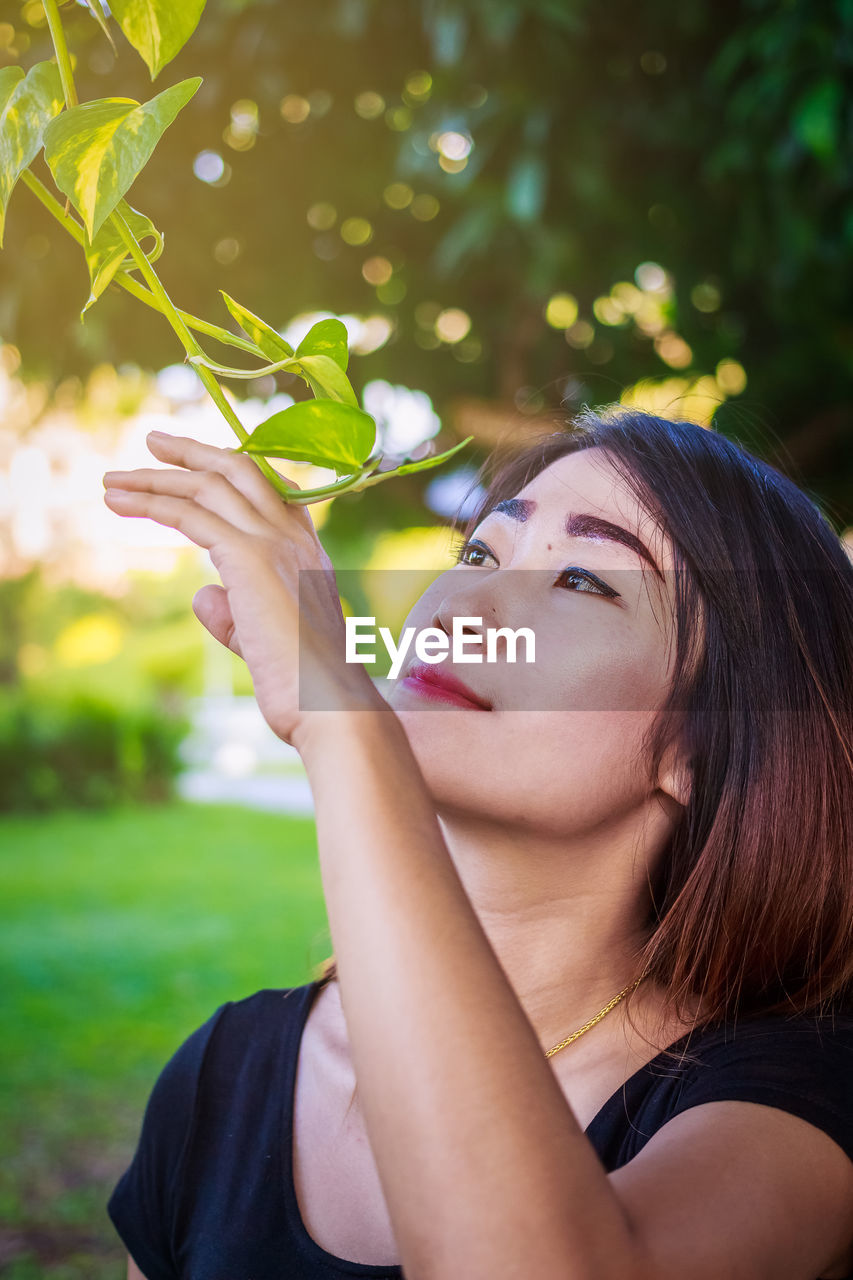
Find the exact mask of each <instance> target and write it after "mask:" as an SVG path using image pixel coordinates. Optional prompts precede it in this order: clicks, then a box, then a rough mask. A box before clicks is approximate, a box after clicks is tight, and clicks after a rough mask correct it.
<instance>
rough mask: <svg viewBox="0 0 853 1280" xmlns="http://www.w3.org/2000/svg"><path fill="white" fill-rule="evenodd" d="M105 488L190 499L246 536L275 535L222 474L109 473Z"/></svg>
mask: <svg viewBox="0 0 853 1280" xmlns="http://www.w3.org/2000/svg"><path fill="white" fill-rule="evenodd" d="M103 480H104V487H105V488H107V489H126V490H132V491H133V492H135V493H136V492H146V493H161V494H166V495H168V496H170V497H173V498H189V499H191V500H192V501H193V502H197V503H198V504H199V506H201V507H207V509H208V511H213V512H215V513H216V514H217V515H220V516H222V517H223V518H224V519H225V520H228V521H229V522H230V523H231V524H233V525H234V526H235V527H236V528H238V529H242V530H243V532H244V533H257V534H270V533H272V532H273V529H272V526H271V525H270V523H269V521H268V520H265V519H264V517H263V516H262V515H261V513H260V512H259V511H258V509H257V507H255V506H254V505H253V504H252V503H251V502H250V501H249V499H248V498H246V497H245V495H244V494H242V493H240V492H239V490H237V489H235V488H234V486H233V485H232V484H231V482H230V481H229V480H228V479H227V478H226V477H225V476H224V475H223V474H222V472H221V471H179V470H176V469H173V468H168V469H167V468H165V467H139V468H137V469H136V470H135V471H107V472H105V473H104V477H103Z"/></svg>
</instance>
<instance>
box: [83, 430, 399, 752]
mask: <svg viewBox="0 0 853 1280" xmlns="http://www.w3.org/2000/svg"><path fill="white" fill-rule="evenodd" d="M148 447H149V449H150V450H151V452H152V453H153V454H154V456H155V457H156V458H158V459H161V460H162V461H164V462H168V463H172V464H173V466H172V467H169V468H151V469H144V468H143V469H141V470H138V471H108V472H106V473H105V475H104V477H103V480H104V485H105V488H106V492H105V493H104V500H105V502H106V503H107V505H108V506H109V507H110V508H111V509H112V510H113V511H115V512H116V513H117V514H118V515H123V516H146V517H148V519H150V520H155V521H156V522H157V524H163V525H169V526H170V527H171V528H173V529H177V530H178V531H179V532H180V533H183V534H185V535H186V536H187V537H188V538H189V539H190V541H191V542H194V543H195V544H196V545H197V546H199V547H204V548H205V549H206V550H207V551H208V552H209V553H210V559H211V561H212V563H213V565H214V567H215V568H216V570H217V572H218V573H219V576H220V578H221V579H222V586H221V587H220V586H218V585H215V584H209V585H207V586H204V587H202V588H201V589H200V590H199V591H197V592H196V594H195V596H194V597H193V610H194V612H195V614H196V617H197V618H198V619H199V621H200V622H201V623H202V624H203V625H204V626H205V627H206V628H207V630H208V631H209V632H210V633H211V635H212V636H214V637H215V638H216V639H217V640H219V641H220V643H221V644H224V645H225V646H226V647H227V648H229V649H231V650H232V652H234V653H236V654H237V655H238V656H239V657H241V658H243V659H244V661H245V662H246V665H247V666H248V668H249V672H250V674H251V676H252V680H253V683H254V689H255V697H256V699H257V702H258V706H259V707H260V709H261V712H262V714H263V716H264V719H265V720H266V721H267V723H268V724H269V726H270V728H271V729H272V730H273V731H274V733H276V734H277V735H278V737H280V738H282V739H283V740H284V741H285V742H290V743H292V744H293V745H295V746H297V747H298V745H299V741H298V740H299V736H300V732H301V730H302V729H303V728H304V727H305V725H306V723H307V721H308V719H309V717H310V715H311V712H312V710H315V711H316V710H318V709H326V710H329V709H344V710H348V709H363V708H373V709H375V708H377V707H378V706H384V705H385V704H384V703H383V700H382V698H381V697H380V695H379V694H378V692H377V691H376V689H375V688H374V686H373V684H372V682H371V680H370V678H369V677H368V675H367V673H366V672H365V670H364V667H363V666H362V665H361V664H358V665H356V664H349V665H348V664H346V663H345V660H344V652H345V647H344V639H345V631H344V620H343V614H342V612H341V605H340V600H339V598H338V592H337V587H336V585H335V574H334V570H333V568H332V563H331V561H330V560H329V557H328V556H327V555H326V552H325V551H324V550H323V548H322V546H321V545H320V542H319V540H318V538H317V532H316V530H315V528H314V524H313V521H312V520H311V517H310V516H309V514H308V511H307V509H306V508H305V507H304V506H299V505H296V504H294V505H289V504H287V503H285V502H284V501H283V500H282V499H281V498H280V497H279V495H278V494H277V493H276V491H275V490H274V489H273V487H272V485H271V484H269V482H268V481H267V480H266V479H265V477H264V476H263V475H262V474H261V472H260V471H259V470H258V467H257V466H256V465H255V463H254V462H253V461H252V459H251V458H250V457H248V456H247V455H245V454H240V453H237V452H236V451H235V450H233V449H217V448H215V447H214V446H212V445H207V444H201V443H200V442H199V441H197V440H191V439H188V438H187V437H185V436H170V435H164V434H163V433H162V432H151V433H150V435H149V436H148ZM286 483H287V484H288V485H289V486H290V487H291V488H294V489H295V488H298V486H297V485H295V484H294V483H293V481H292V480H287V481H286ZM304 570H311V571H312V572H304V573H302V577H301V578H300V572H301V571H304ZM300 694H301V695H302V702H303V703H304V705H300Z"/></svg>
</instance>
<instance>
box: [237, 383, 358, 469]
mask: <svg viewBox="0 0 853 1280" xmlns="http://www.w3.org/2000/svg"><path fill="white" fill-rule="evenodd" d="M375 439H376V423H375V422H374V421H373V419H372V418H371V416H370V414H369V413H364V411H363V410H362V409H354V408H353V407H352V405H348V404H341V403H340V401H338V400H302V401H300V403H299V404H294V405H291V406H290V408H289V409H283V410H282V411H281V413H274V414H273V416H272V417H271V418H267V420H266V422H262V423H261V424H260V426H258V427H255V430H254V431H253V432H252V434H251V435H250V436H249V439H248V440H245V441H244V442H243V443H242V444H241V445H240V448H239V449H238V450H237V451H236V452H238V453H239V452H244V453H257V454H261V455H262V456H263V457H265V458H288V459H289V460H290V461H291V462H313V463H314V464H315V465H316V466H319V467H332V468H333V469H334V470H335V471H336V472H337V473H338V475H350V474H351V473H352V472H354V471H358V470H359V469H360V467H361V466H362V464H363V462H364V460H365V459H366V458H367V457H369V456H370V450H371V449H372V448H373V442H374V440H375Z"/></svg>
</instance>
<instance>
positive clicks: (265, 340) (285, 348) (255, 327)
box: [219, 289, 293, 361]
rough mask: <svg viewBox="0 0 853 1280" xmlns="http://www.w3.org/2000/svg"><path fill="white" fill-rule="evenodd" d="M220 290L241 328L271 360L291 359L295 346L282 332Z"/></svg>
mask: <svg viewBox="0 0 853 1280" xmlns="http://www.w3.org/2000/svg"><path fill="white" fill-rule="evenodd" d="M219 292H220V293H221V294H222V296H223V298H224V299H225V305H226V307H227V308H228V310H229V311H230V312H231V314H232V316H233V317H234V319H235V320H236V321H237V323H238V325H239V326H240V328H241V329H242V330H243V332H244V333H245V334H248V336H249V337H250V338H251V339H252V341H253V342H255V343H257V345H258V347H259V348H260V350H261V351H262V353H263V354H264V355H265V356H267V357H268V358H269V359H270V360H272V361H276V360H281V359H285V360H287V359H289V358H290V356H292V355H293V347H292V346H291V345H290V343H289V342H285V340H284V338H283V337H282V336H281V334H280V333H276V331H275V329H273V328H272V327H271V326H270V325H268V324H267V322H266V320H262V319H261V318H260V316H256V315H254V314H253V313H252V312H251V311H247V310H246V308H245V307H243V306H241V305H240V303H239V302H235V301H234V299H233V298H232V297H231V296H230V295H229V294H227V293H226V292H225V290H224V289H220V290H219Z"/></svg>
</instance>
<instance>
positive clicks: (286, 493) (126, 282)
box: [21, 169, 376, 506]
mask: <svg viewBox="0 0 853 1280" xmlns="http://www.w3.org/2000/svg"><path fill="white" fill-rule="evenodd" d="M21 180H22V181H23V182H24V183H25V185H26V186H28V187H29V189H30V191H32V193H33V195H34V196H35V197H36V199H37V200H39V201H40V203H41V204H43V205H44V207H45V209H47V211H48V213H50V214H51V216H52V217H54V218H55V219H56V221H57V222H58V223H60V224H61V225H62V226H63V227H64V228H65V230H66V231H67V232H68V234H69V235H70V236H72V237H73V238H74V239H75V240H76V241H77V243H78V244H79V245H81V246H83V245H84V244H85V232H84V230H83V228H82V227H81V226H80V224H79V222H75V220H74V219H73V218H72V217H70V215H69V214H67V213H65V211H64V210H63V208H62V205H61V204H60V203H59V201H58V200H57V199H55V198H54V196H53V195H52V194H51V192H50V191H49V190H48V189H47V187H46V186H45V185H44V183H43V182H41V181H39V179H38V178H37V177H36V176H35V174H34V173H32V172H31V170H29V169H24V171H23V173H22V174H21ZM128 234H129V235H130V238H131V240H132V241H133V244H134V245H135V246H136V248H137V249H138V251H139V253H140V255H141V256H142V258H144V259H145V263H146V267H147V271H146V270H145V269H144V268H143V267H142V264H141V262H139V260H138V259H137V257H136V255H135V254H134V253H133V248H130V246H129V248H130V252H131V254H132V255H133V258H134V263H135V264H136V265H137V266H138V267H139V269H140V271H143V274H144V275H145V276H146V279H147V278H148V274H147V272H150V273H151V275H152V276H154V277H155V279H157V283H158V285H159V286H160V289H161V290H162V292H163V294H164V296H166V297H167V298H168V295H166V291H165V289H163V286H162V285H160V281H159V278H158V277H157V276H156V274H155V272H154V268H153V267H152V266H151V264H150V262H148V259H147V258H145V254H144V253H143V251H142V249H141V248H140V247H139V245H138V244H137V243H136V240H135V239H134V238H133V234H132V232H130V228H128ZM123 238H124V237H123ZM127 243H128V242H127V240H126V239H125V244H127ZM114 283H116V284H118V285H120V286H121V287H122V288H123V289H125V290H126V291H127V292H128V293H130V294H132V295H133V297H135V298H138V299H139V301H140V302H144V303H145V305H146V306H147V307H151V308H152V309H153V310H154V311H158V312H159V313H160V314H161V315H163V314H165V313H164V308H163V306H162V304H161V302H160V300H159V298H158V296H157V295H156V293H155V291H152V290H149V289H146V288H145V286H144V285H142V284H140V283H139V281H138V280H135V279H134V278H133V276H131V275H128V274H127V273H126V272H125V271H123V270H122V271H118V272H117V273H116V275H115V279H114ZM170 305H171V306H172V308H173V310H174V312H175V314H176V315H177V317H178V319H179V320H180V321H181V322H182V323H183V325H184V326H185V327H186V329H196V330H198V332H199V333H205V334H207V335H208V336H209V337H211V338H216V339H217V341H219V342H224V343H228V344H230V345H231V346H235V347H240V348H241V349H242V350H244V351H248V352H249V353H250V354H251V355H258V349H257V348H256V347H255V345H254V344H253V343H251V342H248V341H245V340H244V339H242V338H238V337H237V336H236V335H235V334H233V333H229V332H228V330H227V329H221V328H220V327H219V326H218V325H215V324H209V323H208V322H207V321H206V320H200V319H199V318H198V316H194V315H191V314H190V313H189V312H187V311H179V310H178V309H177V308H176V307H175V306H174V304H173V303H171V302H170ZM167 319H171V317H169V316H168V314H167ZM173 328H174V325H173ZM178 336H179V337H180V338H181V341H182V342H184V339H183V336H182V333H178ZM190 342H191V343H192V345H193V348H194V350H193V354H196V353H197V352H198V351H200V348H199V347H198V345H197V344H196V343H195V342H194V341H193V339H192V337H190ZM184 346H185V347H186V343H185V342H184ZM261 354H263V353H261ZM193 367H194V368H195V370H196V372H197V373H198V375H199V377H200V378H201V381H202V382H203V383H204V385H205V387H206V389H207V390H208V391H209V392H210V394H211V395H213V392H212V391H211V389H210V387H209V386H208V384H207V378H208V377H209V379H210V381H211V382H212V383H213V385H214V387H215V388H216V392H217V393H219V395H220V396H221V398H222V401H223V403H224V409H222V411H223V413H224V415H225V417H226V418H227V421H228V423H229V425H230V426H231V427H232V428H233V429H234V431H236V433H237V435H238V436H239V438H240V439H241V440H245V439H246V438H247V433H246V431H245V430H244V428H243V425H242V423H241V422H240V420H239V418H237V416H236V414H234V413H233V411H232V409H231V406H230V405H229V403H228V401H227V400H225V397H224V395H222V392H221V388H220V387H219V384H218V383H217V381H216V379H215V378H214V377H213V375H212V374H210V373H209V371H208V370H206V369H203V368H199V367H198V366H197V365H194V366H193ZM202 374H204V375H205V376H204V377H203V376H202ZM217 405H218V406H219V407H220V408H222V406H221V405H220V404H219V401H218V400H217ZM258 466H259V467H260V468H261V470H262V471H263V473H264V475H266V476H267V477H268V479H270V480H271V482H272V484H273V485H274V486H275V488H276V490H277V491H278V492H279V493H280V494H281V495H282V496H283V497H286V498H287V501H288V502H295V503H297V504H298V505H300V506H306V505H307V504H308V503H311V502H319V501H322V500H323V499H324V498H329V497H333V496H334V495H335V494H338V493H350V492H352V491H353V490H354V489H360V488H363V487H364V482H363V480H362V476H363V475H364V474H365V473H364V471H361V472H358V473H357V474H356V475H355V476H353V477H351V478H349V479H347V480H344V481H338V482H336V483H334V484H330V485H322V486H321V487H320V488H317V489H290V488H288V487H286V486H285V485H284V484H283V482H282V480H281V477H280V476H279V474H278V472H277V471H275V470H274V468H273V467H271V466H270V465H269V464H268V463H267V462H266V460H265V459H261V460H260V461H259V462H258ZM371 469H372V468H371ZM270 473H271V474H270ZM373 483H376V481H374V482H373Z"/></svg>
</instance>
